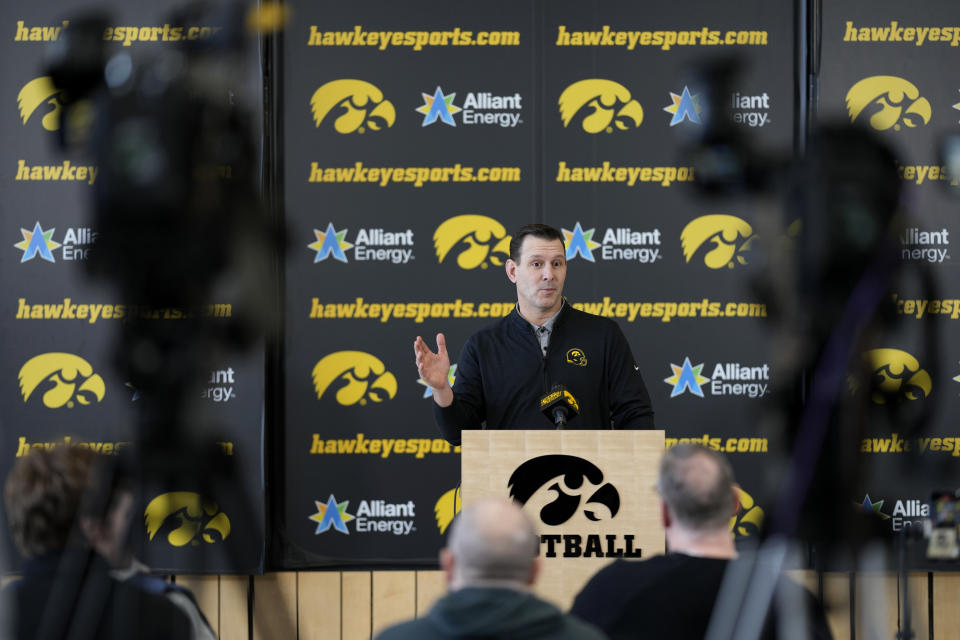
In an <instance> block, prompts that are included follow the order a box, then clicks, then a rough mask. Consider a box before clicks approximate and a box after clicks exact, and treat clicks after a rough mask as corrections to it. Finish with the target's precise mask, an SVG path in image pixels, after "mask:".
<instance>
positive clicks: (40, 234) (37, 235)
mask: <svg viewBox="0 0 960 640" xmlns="http://www.w3.org/2000/svg"><path fill="white" fill-rule="evenodd" d="M54 231H56V229H55V228H54V229H47V230H46V231H44V230H43V228H42V227H41V226H40V223H39V222H37V224H35V225H34V226H33V231H27V230H26V229H24V228H23V227H21V228H20V233H21V234H22V235H23V240H21V241H20V242H18V243H17V244H15V245H13V246H14V247H16V248H17V249H20V250H21V251H23V256H22V257H21V258H20V262H21V263H24V262H26V261H28V260H33V259H34V258H36V257H37V256H40V259H42V260H46V261H47V262H55V260H54V259H53V250H54V249H56V248H58V247H59V246H60V243H59V242H55V241H54V240H53V232H54Z"/></svg>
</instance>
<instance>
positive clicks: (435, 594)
mask: <svg viewBox="0 0 960 640" xmlns="http://www.w3.org/2000/svg"><path fill="white" fill-rule="evenodd" d="M446 591H447V579H446V575H445V574H444V573H443V571H417V611H416V616H417V617H418V618H422V617H423V616H425V615H427V613H428V612H429V611H430V607H432V606H433V603H435V602H436V601H437V600H439V599H440V598H441V597H442V596H443V594H444V593H446Z"/></svg>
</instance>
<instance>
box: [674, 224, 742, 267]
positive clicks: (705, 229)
mask: <svg viewBox="0 0 960 640" xmlns="http://www.w3.org/2000/svg"><path fill="white" fill-rule="evenodd" d="M754 238H756V236H755V235H754V233H753V227H751V226H750V224H749V223H748V222H746V221H745V220H742V219H741V218H738V217H736V216H731V215H726V214H719V213H715V214H710V215H706V216H700V217H699V218H695V219H693V220H691V221H690V222H689V223H688V224H687V226H685V227H684V228H683V231H681V232H680V246H681V248H682V249H683V257H684V258H685V259H686V261H687V262H688V263H689V262H690V261H691V260H692V259H693V258H694V257H695V256H699V255H702V256H703V264H705V265H706V266H707V267H709V268H710V269H723V268H724V267H726V268H727V269H733V268H734V267H735V266H736V265H738V264H741V265H743V264H747V257H746V255H745V254H746V253H747V252H748V251H749V250H750V245H751V243H752V242H753V240H754Z"/></svg>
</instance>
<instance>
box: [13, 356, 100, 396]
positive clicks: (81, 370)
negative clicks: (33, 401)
mask: <svg viewBox="0 0 960 640" xmlns="http://www.w3.org/2000/svg"><path fill="white" fill-rule="evenodd" d="M19 380H20V393H21V394H23V401H24V402H27V401H28V400H29V399H30V396H31V395H32V394H33V392H34V391H36V390H37V389H38V388H40V386H41V385H43V404H44V406H46V407H47V408H49V409H59V408H60V407H63V406H66V407H67V408H70V409H72V408H73V407H74V406H75V403H80V404H81V405H84V406H86V405H89V404H92V403H93V402H100V401H101V400H103V396H104V395H105V394H106V392H107V388H106V385H105V384H104V383H103V378H101V377H100V376H99V375H98V374H96V373H94V372H93V367H92V366H91V365H90V363H89V362H87V361H86V360H84V359H83V358H81V357H80V356H75V355H73V354H72V353H41V354H40V355H38V356H34V357H32V358H30V359H29V360H27V362H26V363H25V364H24V365H23V366H22V367H20V375H19Z"/></svg>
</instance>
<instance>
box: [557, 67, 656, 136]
mask: <svg viewBox="0 0 960 640" xmlns="http://www.w3.org/2000/svg"><path fill="white" fill-rule="evenodd" d="M558 105H559V107H560V119H561V120H562V121H563V126H564V128H567V126H568V125H569V124H570V123H571V122H573V121H574V119H576V120H577V122H579V123H580V126H581V127H582V128H583V130H584V131H586V132H587V133H592V134H597V133H600V132H601V131H602V132H606V133H613V131H614V129H616V130H618V131H629V130H631V129H636V128H637V127H639V126H640V124H641V123H642V122H643V107H642V106H640V103H639V102H637V101H636V100H634V99H633V97H632V96H631V95H630V90H629V89H627V88H626V87H625V86H623V85H622V84H620V83H619V82H614V81H613V80H604V79H602V78H588V79H586V80H580V81H578V82H574V83H573V84H571V85H570V86H569V87H567V88H566V89H564V90H563V93H561V94H560V100H559V102H558Z"/></svg>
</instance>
